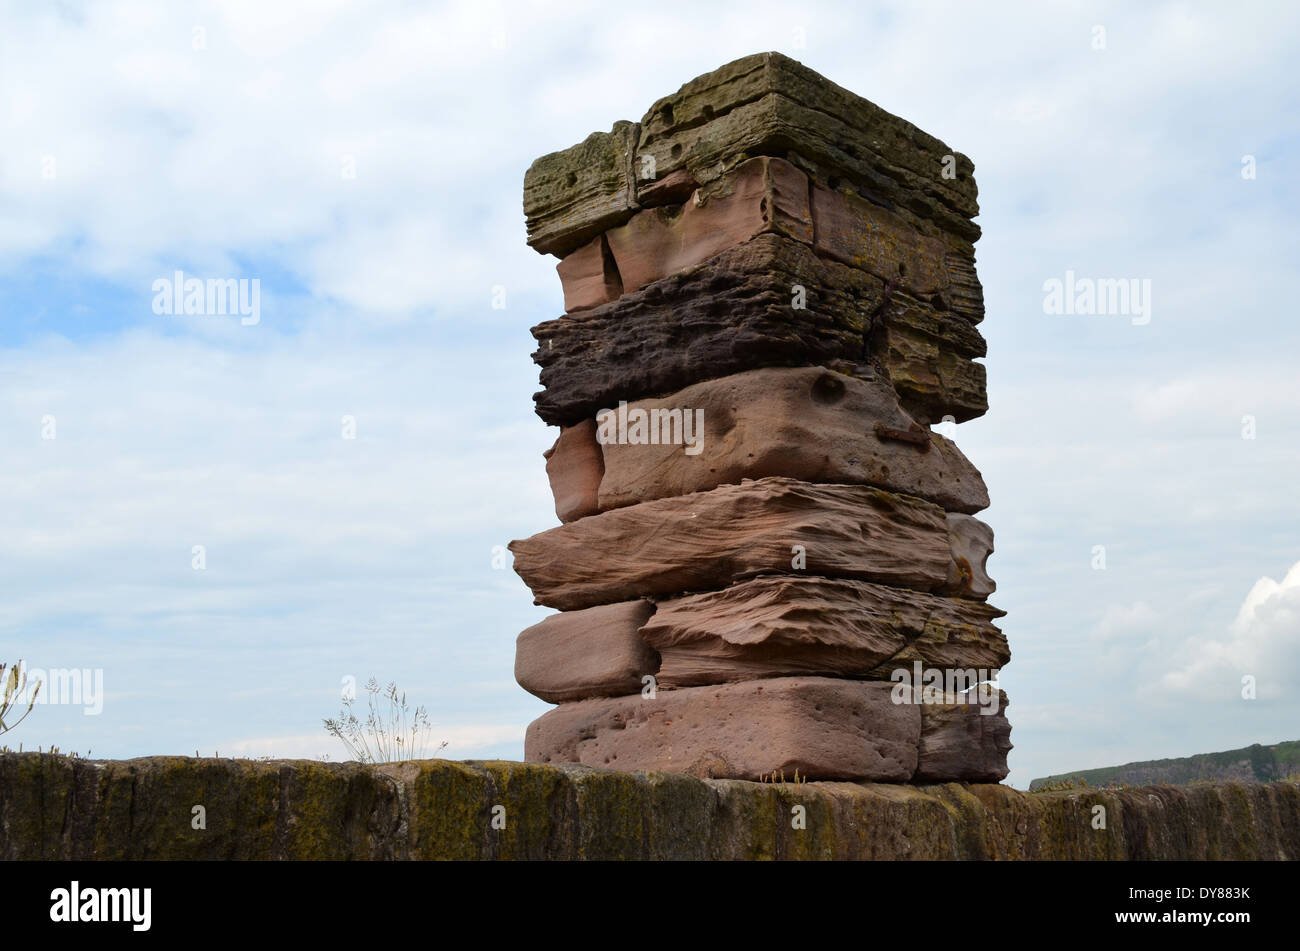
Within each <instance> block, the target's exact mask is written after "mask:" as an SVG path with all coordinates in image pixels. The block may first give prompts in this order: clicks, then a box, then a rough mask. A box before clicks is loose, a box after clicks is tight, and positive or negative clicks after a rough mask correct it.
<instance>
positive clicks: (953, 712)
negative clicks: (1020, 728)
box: [912, 690, 1012, 783]
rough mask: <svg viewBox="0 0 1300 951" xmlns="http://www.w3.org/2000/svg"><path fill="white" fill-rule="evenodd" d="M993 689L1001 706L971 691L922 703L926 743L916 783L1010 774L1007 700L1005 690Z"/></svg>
mask: <svg viewBox="0 0 1300 951" xmlns="http://www.w3.org/2000/svg"><path fill="white" fill-rule="evenodd" d="M992 693H993V694H994V695H995V696H996V697H997V698H998V699H997V702H996V706H993V705H985V704H983V703H981V702H980V701H979V700H974V699H970V698H969V697H968V696H967V695H947V696H945V697H944V698H943V699H944V701H945V702H943V703H922V704H920V705H919V706H920V709H921V743H920V749H919V754H918V757H917V767H916V773H915V774H914V775H913V777H912V781H913V782H916V783H941V782H953V781H959V782H967V783H997V782H1001V781H1002V780H1003V779H1005V778H1006V776H1007V773H1008V772H1009V769H1008V768H1007V753H1009V752H1010V751H1011V749H1012V745H1011V722H1010V721H1009V720H1007V713H1006V709H1007V702H1008V701H1007V695H1006V693H1005V692H1004V691H1000V690H997V691H993V692H992ZM985 710H992V711H995V712H990V713H985V712H984V711H985Z"/></svg>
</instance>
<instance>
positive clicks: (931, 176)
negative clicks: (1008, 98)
mask: <svg viewBox="0 0 1300 951" xmlns="http://www.w3.org/2000/svg"><path fill="white" fill-rule="evenodd" d="M792 153H793V154H792ZM755 155H779V156H783V157H787V158H790V159H791V160H792V161H796V162H798V160H800V159H802V160H803V161H802V163H800V164H804V165H806V166H807V170H808V171H810V172H812V173H814V174H815V175H816V176H817V177H818V178H820V179H823V180H824V181H825V183H827V184H830V185H832V186H833V187H840V186H846V187H851V188H852V189H853V190H856V191H858V192H860V193H862V194H863V195H864V196H866V197H868V198H870V199H872V200H874V201H877V202H879V203H881V204H883V205H885V206H887V207H890V208H892V209H894V210H896V211H901V212H905V213H906V214H907V215H908V216H909V217H911V218H913V219H914V220H915V221H917V222H919V223H926V224H928V225H930V226H932V227H935V228H937V229H939V230H941V231H945V232H948V233H950V234H953V235H956V236H958V237H959V238H960V239H962V240H964V241H975V240H976V239H977V238H978V237H979V233H980V230H979V226H978V225H976V224H974V223H973V222H972V221H971V220H970V219H971V218H973V217H975V216H976V215H978V214H979V205H978V202H977V200H976V197H977V190H976V186H975V180H974V177H973V172H974V165H973V164H972V163H971V161H970V159H968V158H967V157H966V156H965V155H962V154H961V153H960V152H956V151H954V150H952V149H950V148H949V147H948V146H947V145H946V144H945V143H944V142H942V141H941V140H939V139H937V138H935V137H934V136H932V135H929V134H927V133H925V132H923V131H922V130H920V129H918V128H917V127H916V126H914V125H912V123H910V122H908V121H906V120H904V119H901V118H899V117H898V116H895V115H892V114H891V113H889V112H886V111H885V110H884V109H881V108H880V107H879V106H877V105H875V104H874V103H872V102H870V101H868V100H866V99H864V98H862V97H861V96H858V95H856V94H855V93H852V92H849V91H848V90H846V89H844V88H843V87H841V86H838V85H836V84H835V83H833V82H831V81H830V80H828V79H826V78H825V77H824V76H821V75H820V74H818V73H816V72H814V71H813V70H811V69H809V68H807V67H806V66H804V65H803V64H801V63H799V62H796V61H795V60H793V59H790V58H789V57H787V56H783V55H782V54H780V53H772V52H769V53H756V54H754V55H751V56H746V57H743V58H742V59H738V60H736V61H734V62H732V63H728V64H727V65H725V66H722V67H721V68H719V69H716V70H714V71H713V72H710V73H706V74H704V75H703V76H700V77H697V78H696V79H693V80H691V81H690V82H688V83H686V84H685V85H684V86H682V87H681V88H680V89H679V90H678V91H677V92H676V93H673V94H672V95H670V96H666V97H664V98H663V99H660V100H659V101H658V102H656V103H655V104H654V105H653V106H651V107H650V111H649V112H647V113H646V115H645V117H644V118H643V119H642V120H641V122H640V123H631V122H618V123H615V125H614V127H613V129H611V131H610V132H608V133H595V134H593V135H591V136H588V137H587V139H585V140H584V141H583V142H581V143H580V144H578V145H575V146H573V147H572V148H569V149H565V150H563V151H560V152H553V153H551V154H549V155H545V156H542V157H541V158H539V159H537V160H536V161H535V162H534V163H533V165H532V166H531V167H530V168H529V170H528V172H527V173H526V174H525V176H524V214H525V216H526V218H527V226H528V243H529V245H531V246H532V247H533V248H535V249H536V250H537V251H539V252H541V253H543V254H555V255H559V256H563V255H565V254H567V253H569V252H570V251H572V250H574V249H575V248H577V247H579V246H580V245H582V244H584V243H586V242H587V241H590V240H591V239H592V238H593V237H595V236H596V235H597V234H600V233H601V232H602V231H604V230H606V229H608V228H611V227H615V226H617V225H619V224H621V223H622V222H623V221H625V220H626V219H627V218H628V217H630V216H631V215H632V213H633V212H634V211H636V210H637V209H638V208H639V207H641V206H642V205H645V204H658V203H661V201H662V200H663V198H662V196H661V195H660V194H659V193H661V192H662V193H665V194H672V195H675V194H676V193H677V192H679V191H681V190H682V188H685V189H686V190H687V191H689V188H690V187H692V184H693V183H694V184H706V183H708V182H710V181H713V180H714V179H716V178H717V177H719V176H720V175H722V174H723V173H724V172H725V171H727V169H729V168H730V167H731V166H733V165H735V164H736V163H737V162H739V161H742V160H744V159H747V158H750V157H753V156H755ZM949 157H951V158H949ZM945 167H946V168H947V169H949V170H950V175H951V177H948V176H945V175H944V174H943V172H944V171H945ZM670 178H671V179H672V181H673V183H674V184H673V187H671V188H670V187H667V180H669V179H670ZM678 180H680V181H678Z"/></svg>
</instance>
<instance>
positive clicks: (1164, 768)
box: [1029, 740, 1300, 792]
mask: <svg viewBox="0 0 1300 951" xmlns="http://www.w3.org/2000/svg"><path fill="white" fill-rule="evenodd" d="M1297 774H1300V740H1288V741H1286V742H1284V743H1275V744H1273V745H1272V746H1262V745H1260V744H1259V743H1255V744H1253V745H1252V746H1246V747H1243V748H1241V749H1237V750H1225V751H1223V752H1221V753H1199V754H1197V755H1196V756H1184V757H1181V758H1179V759H1157V760H1146V761H1143V762H1140V763H1126V764H1125V765H1123V766H1107V767H1104V768H1102V769H1085V770H1079V771H1077V772H1070V773H1061V774H1059V775H1056V776H1044V777H1043V778H1041V779H1035V780H1034V781H1033V782H1032V783H1030V784H1029V788H1030V790H1031V791H1032V792H1046V791H1049V790H1053V789H1076V788H1081V787H1115V786H1123V785H1148V784H1153V783H1167V784H1169V785H1173V786H1187V785H1191V784H1192V783H1197V782H1215V783H1221V782H1243V783H1271V782H1276V781H1277V780H1280V779H1288V780H1289V779H1290V777H1292V776H1295V775H1297ZM1067 783H1073V784H1074V785H1065V784H1067Z"/></svg>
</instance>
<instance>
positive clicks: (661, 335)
mask: <svg viewBox="0 0 1300 951" xmlns="http://www.w3.org/2000/svg"><path fill="white" fill-rule="evenodd" d="M799 288H802V289H803V290H802V292H800V291H799V290H798V289H799ZM883 289H884V285H883V284H882V282H881V281H880V280H879V279H877V278H873V277H872V276H871V275H869V274H867V273H865V272H862V271H856V270H854V269H853V268H850V267H846V266H845V265H842V264H838V263H836V262H833V261H827V260H824V259H822V258H819V257H818V256H817V255H816V254H815V253H813V251H812V249H811V248H810V247H809V246H808V245H806V244H802V243H800V242H798V241H793V240H791V239H789V238H785V237H782V236H780V235H775V234H764V235H760V236H759V237H757V238H754V239H753V240H751V241H747V242H745V243H744V244H741V245H738V246H737V247H734V248H730V249H728V250H727V251H724V252H723V253H721V254H720V255H718V256H717V257H715V258H713V259H712V260H710V261H709V262H708V263H707V264H705V265H703V266H700V267H697V268H694V269H691V270H689V271H685V272H682V273H680V274H675V275H673V276H671V277H668V278H665V279H664V280H662V281H656V282H655V283H653V284H650V285H647V286H646V287H644V288H642V289H641V290H639V291H636V292H633V293H629V294H624V295H623V296H622V297H621V298H620V299H619V300H617V301H616V302H613V303H609V304H604V305H602V306H600V307H596V308H594V309H592V310H587V311H583V312H581V313H578V314H570V315H568V316H565V317H561V318H558V319H556V320H549V321H546V322H544V323H542V324H539V325H537V326H536V327H534V328H533V331H532V333H533V336H534V337H535V338H536V339H537V343H538V349H537V350H536V352H535V353H534V354H533V359H534V361H536V362H537V364H538V365H539V366H540V367H541V382H542V386H543V387H545V389H543V390H542V391H541V392H540V393H538V394H537V395H536V396H534V397H533V398H534V400H536V402H537V415H539V416H540V417H541V418H542V419H544V420H545V421H546V422H548V423H551V424H553V425H567V424H572V423H575V422H577V421H578V420H580V419H582V418H584V417H588V416H590V417H594V416H595V415H596V413H597V412H598V411H600V410H601V409H605V408H608V407H614V406H617V405H618V401H619V400H637V399H644V398H646V397H649V396H662V395H664V394H667V393H672V392H673V391H675V390H679V389H681V388H682V387H684V386H689V385H690V384H692V383H697V382H699V381H701V380H707V379H710V378H711V377H716V376H726V375H728V374H731V373H738V372H740V371H742V370H752V369H754V368H756V367H764V366H802V365H809V364H812V365H823V364H825V363H827V362H830V361H834V360H839V359H850V360H855V361H857V360H861V359H862V358H864V356H865V354H866V351H867V346H868V341H867V334H868V331H869V329H870V326H871V320H872V315H873V314H875V313H876V312H877V311H878V310H879V309H880V306H881V304H882V303H883V301H884V295H883ZM796 303H798V304H800V305H802V306H800V307H796V306H794V305H795V304H796Z"/></svg>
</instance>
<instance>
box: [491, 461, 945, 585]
mask: <svg viewBox="0 0 1300 951" xmlns="http://www.w3.org/2000/svg"><path fill="white" fill-rule="evenodd" d="M509 548H510V551H511V552H513V553H514V568H515V571H516V572H518V573H519V576H520V577H521V578H523V579H524V582H525V583H526V584H527V585H528V587H529V588H530V589H532V592H533V597H534V600H535V602H536V603H537V604H544V605H547V606H548V607H553V608H559V609H561V610H565V611H569V610H574V609H576V608H585V607H591V606H592V605H595V604H609V603H611V602H614V601H626V600H630V599H632V598H638V597H645V596H651V595H668V594H679V593H681V592H687V591H708V590H712V589H715V588H725V587H727V586H728V585H730V584H731V583H732V582H734V581H737V580H740V579H742V578H746V577H753V576H755V575H759V574H770V573H788V572H790V571H794V570H800V571H807V572H808V573H809V574H815V575H824V576H826V577H844V578H861V579H864V580H867V581H876V582H879V583H881V584H889V585H896V586H900V587H907V588H916V589H918V590H922V591H934V590H937V589H939V588H940V587H942V586H943V585H944V584H946V583H947V580H948V568H949V565H950V563H951V562H952V549H951V547H950V545H949V540H948V525H947V522H946V520H945V518H944V512H943V510H942V509H941V508H939V507H938V506H937V505H933V504H931V503H929V502H925V501H923V500H921V499H917V498H913V497H911V496H906V495H895V494H893V493H890V492H885V491H883V490H881V489H874V488H871V487H869V486H857V485H814V484H810V483H807V482H800V481H798V480H795V479H785V478H768V479H759V480H757V481H745V482H742V483H740V484H739V485H723V486H719V487H718V488H716V489H711V490H709V491H708V492H695V493H692V494H690V495H682V496H676V497H673V498H666V499H655V500H653V501H650V502H642V503H641V504H640V505H633V506H629V507H627V508H621V509H613V510H611V511H608V512H602V513H600V514H599V515H592V516H590V517H588V518H582V519H578V520H577V521H575V522H570V523H569V524H567V525H561V526H559V527H557V528H553V529H550V530H548V531H545V532H541V533H539V534H537V535H533V536H532V537H530V538H525V539H522V540H518V541H513V542H511V543H510V546H509ZM796 565H798V566H799V567H797V568H796V567H795V566H796Z"/></svg>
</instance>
